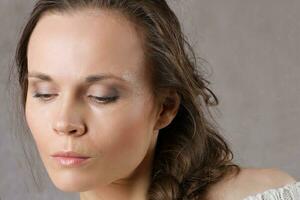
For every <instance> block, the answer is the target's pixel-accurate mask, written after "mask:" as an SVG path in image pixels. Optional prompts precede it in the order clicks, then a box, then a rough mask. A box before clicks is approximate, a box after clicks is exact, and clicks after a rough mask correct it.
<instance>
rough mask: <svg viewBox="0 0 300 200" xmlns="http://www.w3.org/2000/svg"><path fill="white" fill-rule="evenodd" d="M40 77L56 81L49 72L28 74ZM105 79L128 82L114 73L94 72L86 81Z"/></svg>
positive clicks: (48, 80)
mask: <svg viewBox="0 0 300 200" xmlns="http://www.w3.org/2000/svg"><path fill="white" fill-rule="evenodd" d="M31 77H32V78H38V79H40V80H43V81H47V82H54V80H53V79H52V78H51V77H50V76H49V75H47V74H44V73H40V72H29V73H28V74H27V75H26V78H27V79H28V78H31ZM105 79H116V80H119V81H124V82H126V80H125V79H123V78H121V77H119V76H115V75H113V74H92V75H89V76H87V77H86V78H85V81H84V82H85V83H87V84H91V83H95V82H98V81H102V80H105Z"/></svg>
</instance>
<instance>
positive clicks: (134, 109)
mask: <svg viewBox="0 0 300 200" xmlns="http://www.w3.org/2000/svg"><path fill="white" fill-rule="evenodd" d="M149 106H150V104H146V103H144V102H143V101H142V100H139V101H136V102H130V103H127V104H126V105H122V106H120V107H118V108H116V109H114V110H110V111H109V112H105V113H101V114H99V115H101V116H100V117H99V116H98V117H95V121H94V123H93V124H97V127H94V128H93V129H94V130H98V131H97V133H95V138H93V140H92V141H93V145H94V146H95V148H97V149H98V151H99V152H100V153H101V154H102V155H103V158H105V159H104V160H105V161H106V162H107V164H108V163H109V164H111V166H122V167H124V168H126V169H127V170H128V169H131V168H133V167H135V166H136V165H137V164H138V162H139V161H141V160H142V159H143V157H144V156H145V154H146V152H147V150H148V148H149V145H150V142H151V138H152V136H153V134H152V119H151V117H150V116H151V115H150V114H151V113H150V112H151V110H150V109H149V108H150V107H149ZM97 119H98V120H97ZM99 119H100V120H99Z"/></svg>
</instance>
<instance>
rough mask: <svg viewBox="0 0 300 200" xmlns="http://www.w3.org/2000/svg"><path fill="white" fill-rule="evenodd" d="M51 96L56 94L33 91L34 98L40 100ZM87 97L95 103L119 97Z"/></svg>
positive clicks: (103, 102) (114, 99)
mask: <svg viewBox="0 0 300 200" xmlns="http://www.w3.org/2000/svg"><path fill="white" fill-rule="evenodd" d="M51 96H56V95H54V94H53V95H52V94H41V93H35V94H34V95H33V97H34V98H38V99H40V100H42V101H50V100H49V99H45V98H49V97H51ZM88 97H90V98H91V99H92V100H93V101H95V102H96V103H101V104H106V103H111V102H114V101H116V100H117V99H118V98H119V97H118V96H111V97H110V96H107V97H97V96H93V95H89V96H88Z"/></svg>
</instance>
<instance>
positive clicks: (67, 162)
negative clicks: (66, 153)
mask: <svg viewBox="0 0 300 200" xmlns="http://www.w3.org/2000/svg"><path fill="white" fill-rule="evenodd" d="M52 158H54V160H55V161H56V162H57V163H58V164H59V165H61V166H64V167H78V166H81V165H83V164H85V163H86V162H87V161H88V160H89V158H78V157H52Z"/></svg>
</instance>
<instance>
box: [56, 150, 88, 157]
mask: <svg viewBox="0 0 300 200" xmlns="http://www.w3.org/2000/svg"><path fill="white" fill-rule="evenodd" d="M51 156H53V157H70V158H89V156H86V155H83V154H80V153H77V152H74V151H59V152H56V153H54V154H52V155H51Z"/></svg>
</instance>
